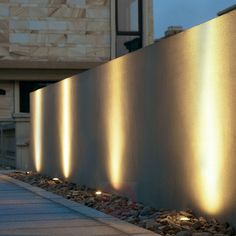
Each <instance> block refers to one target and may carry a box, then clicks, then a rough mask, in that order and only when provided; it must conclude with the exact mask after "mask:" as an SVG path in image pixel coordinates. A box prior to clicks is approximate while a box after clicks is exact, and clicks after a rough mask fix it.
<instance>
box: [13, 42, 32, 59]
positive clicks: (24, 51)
mask: <svg viewBox="0 0 236 236" xmlns="http://www.w3.org/2000/svg"><path fill="white" fill-rule="evenodd" d="M9 52H10V55H11V56H13V57H20V56H29V55H30V47H27V46H20V45H15V44H11V45H10V48H9Z"/></svg>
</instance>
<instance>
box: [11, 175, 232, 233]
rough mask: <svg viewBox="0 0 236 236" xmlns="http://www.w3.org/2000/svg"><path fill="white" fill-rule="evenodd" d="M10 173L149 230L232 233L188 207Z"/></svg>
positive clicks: (45, 178)
mask: <svg viewBox="0 0 236 236" xmlns="http://www.w3.org/2000/svg"><path fill="white" fill-rule="evenodd" d="M9 176H11V177H13V178H16V179H19V180H21V181H24V182H27V183H29V184H31V185H34V186H38V187H40V188H43V189H45V190H47V191H51V192H53V193H55V194H58V195H61V196H63V197H65V198H68V199H70V200H73V201H76V202H79V203H81V204H84V205H87V206H89V207H93V208H95V209H97V210H99V211H102V212H104V213H106V214H110V215H112V216H114V217H117V218H120V219H121V220H124V221H127V222H129V223H132V224H135V225H138V226H140V227H143V228H146V229H149V230H151V231H154V232H156V233H158V234H160V235H165V236H167V235H169V236H173V235H177V236H226V235H235V231H234V229H233V227H231V226H230V225H229V224H228V223H223V224H221V223H220V222H218V221H217V219H206V218H204V217H202V216H201V217H197V216H196V215H195V214H194V213H193V212H192V211H191V210H190V209H186V210H185V211H184V210H182V211H176V210H165V209H155V208H153V207H150V206H145V205H144V204H142V203H140V202H134V201H131V200H130V199H128V198H126V197H122V196H118V195H116V194H111V193H102V194H101V195H96V194H95V192H96V190H95V189H91V188H88V187H87V186H85V185H82V186H80V185H78V184H74V183H68V182H67V181H63V180H61V179H59V180H56V181H54V180H52V178H51V177H49V176H42V175H39V174H38V173H34V172H29V173H28V172H27V173H26V172H19V171H18V172H13V173H10V174H9ZM183 219H185V220H183Z"/></svg>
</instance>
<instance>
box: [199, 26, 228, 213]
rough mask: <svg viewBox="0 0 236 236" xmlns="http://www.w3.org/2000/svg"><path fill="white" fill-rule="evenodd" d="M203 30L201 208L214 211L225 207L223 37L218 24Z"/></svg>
mask: <svg viewBox="0 0 236 236" xmlns="http://www.w3.org/2000/svg"><path fill="white" fill-rule="evenodd" d="M204 30H205V31H203V32H201V36H200V37H201V42H202V44H201V45H202V47H201V48H199V53H200V55H202V56H201V58H200V60H201V61H200V63H201V65H202V66H201V69H200V78H199V79H200V81H198V82H197V83H199V85H200V86H199V108H198V109H199V111H198V116H197V119H198V124H199V125H198V131H197V137H198V145H199V147H198V150H199V153H198V160H197V173H198V175H197V178H199V182H198V184H199V186H198V190H200V191H199V199H200V201H201V206H202V208H203V209H204V210H205V211H206V212H208V213H210V214H215V213H217V212H219V211H220V210H221V208H222V190H223V181H222V180H223V176H222V166H223V159H224V157H225V154H224V140H223V137H224V135H223V132H224V131H223V125H222V121H223V120H222V115H223V114H225V109H224V102H223V101H224V100H225V96H227V95H226V94H224V86H222V81H223V80H224V78H222V77H221V75H222V73H221V63H222V61H221V56H222V55H221V53H220V52H219V51H218V50H217V49H218V48H222V47H219V46H220V45H219V44H220V39H219V38H217V37H218V36H217V34H215V31H216V30H217V29H216V28H215V27H212V26H211V25H209V26H207V27H206V28H205V29H204Z"/></svg>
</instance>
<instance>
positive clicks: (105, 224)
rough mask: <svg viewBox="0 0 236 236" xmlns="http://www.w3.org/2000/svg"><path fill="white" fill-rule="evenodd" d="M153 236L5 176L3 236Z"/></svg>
mask: <svg viewBox="0 0 236 236" xmlns="http://www.w3.org/2000/svg"><path fill="white" fill-rule="evenodd" d="M4 235H6V236H7V235H8V236H10V235H11V236H14V235H17V236H27V235H29V236H51V235H55V236H64V235H66V236H67V235H68V236H75V235H79V236H93V235H94V236H98V235H104V236H108V235H110V236H111V235H114V236H124V235H132V236H135V235H137V236H148V235H149V236H150V235H157V234H155V233H153V232H151V231H148V230H145V229H142V228H139V227H137V226H134V225H131V224H129V223H126V222H123V221H121V220H119V219H116V218H114V217H112V216H109V215H106V214H104V213H102V212H99V211H96V210H94V209H92V208H89V207H86V206H84V205H82V204H79V203H76V202H73V201H70V200H68V199H65V198H63V197H61V196H58V195H55V194H53V193H51V192H47V191H45V190H43V189H40V188H38V187H34V186H31V185H29V184H27V183H22V182H20V181H18V180H15V179H12V178H10V177H9V176H6V175H2V174H1V171H0V236H4Z"/></svg>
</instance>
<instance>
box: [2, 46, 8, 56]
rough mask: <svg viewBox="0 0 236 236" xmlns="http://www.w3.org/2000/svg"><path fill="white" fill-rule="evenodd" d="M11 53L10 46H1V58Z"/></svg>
mask: <svg viewBox="0 0 236 236" xmlns="http://www.w3.org/2000/svg"><path fill="white" fill-rule="evenodd" d="M8 55H9V46H0V58H4V57H5V56H8Z"/></svg>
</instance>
